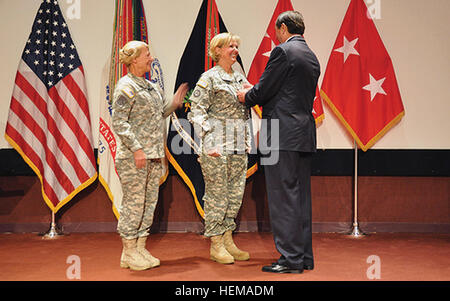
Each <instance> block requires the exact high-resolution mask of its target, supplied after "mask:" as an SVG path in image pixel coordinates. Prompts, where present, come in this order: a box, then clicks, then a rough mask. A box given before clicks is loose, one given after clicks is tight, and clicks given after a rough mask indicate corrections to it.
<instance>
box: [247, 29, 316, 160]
mask: <svg viewBox="0 0 450 301" xmlns="http://www.w3.org/2000/svg"><path fill="white" fill-rule="evenodd" d="M319 75H320V65H319V61H318V60H317V58H316V56H315V54H314V53H313V52H312V51H311V49H309V47H308V45H307V44H306V42H305V39H304V38H303V37H301V36H293V37H291V38H290V39H289V40H287V41H286V42H285V43H282V44H280V45H278V46H277V47H275V48H274V49H273V50H272V53H271V54H270V58H269V61H268V63H267V66H266V68H265V70H264V72H263V74H262V76H261V78H260V80H259V82H258V83H257V84H256V85H255V86H254V87H253V88H252V89H251V90H250V91H248V92H247V94H246V96H245V103H246V104H247V105H248V106H254V105H257V104H258V105H260V106H262V108H263V110H262V111H263V113H262V118H263V124H262V127H261V132H260V150H261V151H262V152H263V153H264V152H265V151H268V150H286V151H301V152H315V151H316V123H315V120H314V117H313V115H312V110H313V102H314V97H315V93H316V87H317V80H318V78H319ZM264 119H266V120H267V126H265V124H264ZM276 120H278V122H279V130H278V129H277V128H276V127H275V126H276ZM271 121H275V123H273V122H271ZM274 125H275V126H274ZM276 135H278V136H276ZM277 137H278V145H277Z"/></svg>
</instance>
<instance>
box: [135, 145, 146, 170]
mask: <svg viewBox="0 0 450 301" xmlns="http://www.w3.org/2000/svg"><path fill="white" fill-rule="evenodd" d="M133 156H134V163H135V164H136V168H137V169H141V168H144V167H145V165H146V164H147V157H146V156H145V153H144V151H143V150H142V149H138V150H137V151H135V152H134V153H133Z"/></svg>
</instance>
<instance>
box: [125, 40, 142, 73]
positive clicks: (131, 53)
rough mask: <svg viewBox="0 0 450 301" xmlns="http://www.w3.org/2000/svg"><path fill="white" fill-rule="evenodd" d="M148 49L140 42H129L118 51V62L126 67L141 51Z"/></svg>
mask: <svg viewBox="0 0 450 301" xmlns="http://www.w3.org/2000/svg"><path fill="white" fill-rule="evenodd" d="M145 48H148V44H147V43H145V42H142V41H130V42H128V43H126V44H125V45H124V46H123V48H122V49H120V51H119V61H120V62H121V63H122V64H125V65H126V66H127V67H129V66H130V65H131V62H132V61H133V60H134V59H135V58H137V57H138V56H140V55H141V52H142V50H143V49H145Z"/></svg>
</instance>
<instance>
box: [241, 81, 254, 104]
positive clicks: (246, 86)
mask: <svg viewBox="0 0 450 301" xmlns="http://www.w3.org/2000/svg"><path fill="white" fill-rule="evenodd" d="M251 88H253V86H252V85H250V84H244V85H243V89H241V90H239V91H238V92H237V96H238V99H239V102H240V103H245V94H247V92H248V91H249V90H250V89H251Z"/></svg>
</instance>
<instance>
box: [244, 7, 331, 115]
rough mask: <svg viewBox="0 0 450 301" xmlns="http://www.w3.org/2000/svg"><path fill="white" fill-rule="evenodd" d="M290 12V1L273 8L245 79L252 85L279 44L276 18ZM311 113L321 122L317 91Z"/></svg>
mask: <svg viewBox="0 0 450 301" xmlns="http://www.w3.org/2000/svg"><path fill="white" fill-rule="evenodd" d="M290 10H294V7H293V6H292V3H291V0H278V4H277V6H276V7H275V10H274V12H273V15H272V18H271V19H270V22H269V25H268V26H267V30H266V33H265V35H264V37H263V39H262V41H261V44H260V45H259V48H258V51H256V54H255V57H254V58H253V61H252V64H251V66H250V70H249V72H248V75H247V79H248V81H249V82H250V83H251V84H252V85H255V84H256V83H258V81H259V78H260V77H261V75H262V74H263V72H264V69H265V68H266V65H267V62H268V61H269V57H270V53H271V52H272V50H273V49H274V48H275V47H276V46H277V45H278V44H280V42H279V41H278V40H277V36H276V35H275V22H276V21H277V18H278V16H279V15H280V14H281V13H283V12H285V11H290ZM253 109H254V110H255V111H256V112H257V113H258V115H259V117H260V118H261V108H260V107H258V106H254V107H253ZM312 113H313V116H314V119H315V120H316V123H319V122H321V121H322V120H323V118H324V114H323V107H322V100H321V98H320V95H319V90H318V89H317V93H316V98H314V104H313V112H312Z"/></svg>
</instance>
